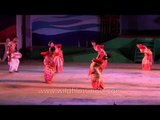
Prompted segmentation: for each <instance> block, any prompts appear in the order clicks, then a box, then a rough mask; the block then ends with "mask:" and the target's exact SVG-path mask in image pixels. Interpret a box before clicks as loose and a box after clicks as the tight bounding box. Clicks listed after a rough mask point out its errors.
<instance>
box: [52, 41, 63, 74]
mask: <svg viewBox="0 0 160 120" xmlns="http://www.w3.org/2000/svg"><path fill="white" fill-rule="evenodd" d="M54 47H55V52H54V63H55V66H56V72H62V71H63V64H64V58H63V51H62V50H61V48H62V44H55V45H54Z"/></svg>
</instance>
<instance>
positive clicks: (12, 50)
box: [7, 37, 22, 73]
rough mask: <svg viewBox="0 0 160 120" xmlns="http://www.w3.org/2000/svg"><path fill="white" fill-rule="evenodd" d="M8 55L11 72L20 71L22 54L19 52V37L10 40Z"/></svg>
mask: <svg viewBox="0 0 160 120" xmlns="http://www.w3.org/2000/svg"><path fill="white" fill-rule="evenodd" d="M7 55H8V65H9V72H10V73H12V72H18V67H19V63H20V61H19V59H20V58H21V57H22V54H21V53H19V52H17V37H15V38H14V39H13V40H12V41H10V42H9V43H8V45H7Z"/></svg>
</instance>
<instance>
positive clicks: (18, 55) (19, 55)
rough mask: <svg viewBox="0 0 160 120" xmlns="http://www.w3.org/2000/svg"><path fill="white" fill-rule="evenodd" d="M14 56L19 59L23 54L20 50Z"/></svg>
mask: <svg viewBox="0 0 160 120" xmlns="http://www.w3.org/2000/svg"><path fill="white" fill-rule="evenodd" d="M13 56H14V57H15V58H17V59H20V58H22V54H21V53H20V52H15V53H14V54H13Z"/></svg>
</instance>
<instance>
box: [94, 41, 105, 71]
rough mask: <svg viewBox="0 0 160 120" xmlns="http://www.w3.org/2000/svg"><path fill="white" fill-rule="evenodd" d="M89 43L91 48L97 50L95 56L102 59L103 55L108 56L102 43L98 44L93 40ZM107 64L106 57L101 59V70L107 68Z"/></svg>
mask: <svg viewBox="0 0 160 120" xmlns="http://www.w3.org/2000/svg"><path fill="white" fill-rule="evenodd" d="M91 44H92V46H93V49H94V50H95V51H97V52H98V55H97V57H96V58H98V59H103V57H106V58H108V57H107V53H106V52H105V50H104V45H98V44H96V43H95V42H91ZM107 65H108V59H105V60H103V63H102V70H104V69H105V68H107Z"/></svg>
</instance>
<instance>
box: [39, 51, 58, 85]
mask: <svg viewBox="0 0 160 120" xmlns="http://www.w3.org/2000/svg"><path fill="white" fill-rule="evenodd" d="M41 55H43V56H44V60H43V64H44V79H45V82H46V83H52V81H53V80H52V79H53V77H54V73H55V63H54V61H53V58H54V53H52V52H48V51H47V52H41Z"/></svg>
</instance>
